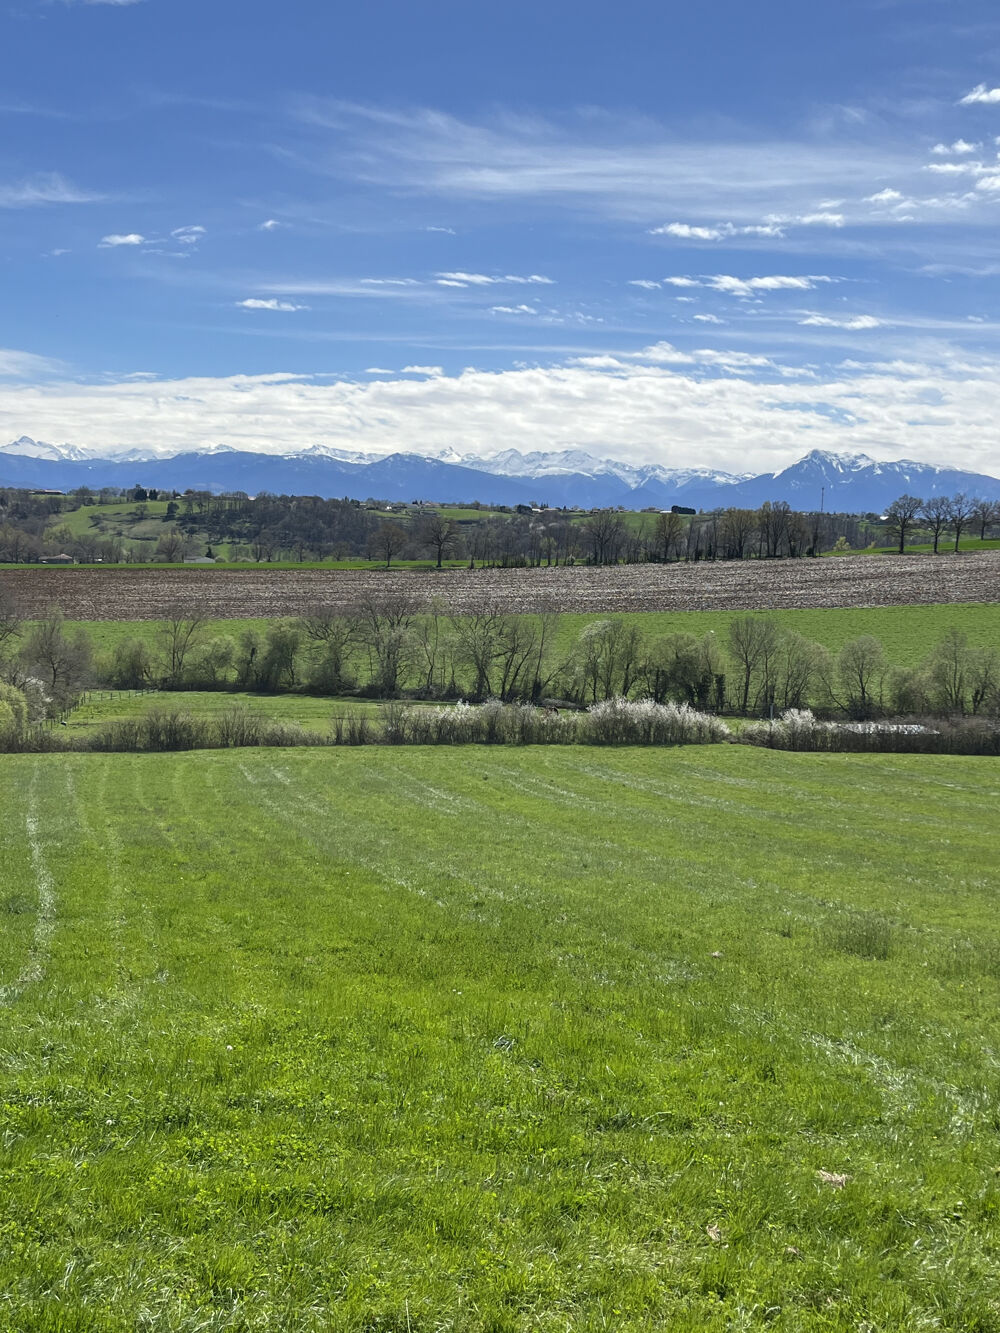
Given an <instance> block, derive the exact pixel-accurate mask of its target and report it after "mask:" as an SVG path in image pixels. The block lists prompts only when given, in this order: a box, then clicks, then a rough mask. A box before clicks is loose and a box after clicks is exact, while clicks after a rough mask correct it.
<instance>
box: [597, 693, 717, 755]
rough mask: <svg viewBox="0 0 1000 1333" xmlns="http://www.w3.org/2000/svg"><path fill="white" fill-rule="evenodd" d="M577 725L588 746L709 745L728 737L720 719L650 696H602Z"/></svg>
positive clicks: (686, 706) (684, 705)
mask: <svg viewBox="0 0 1000 1333" xmlns="http://www.w3.org/2000/svg"><path fill="white" fill-rule="evenodd" d="M579 724H580V725H579V739H580V740H581V741H582V742H584V743H585V744H589V745H712V744H715V743H718V742H720V741H725V740H728V739H729V736H730V731H729V728H728V727H727V726H726V724H725V722H723V721H722V720H721V719H720V718H717V717H713V716H712V715H711V714H709V713H699V712H698V711H697V710H696V709H694V708H691V707H690V706H689V705H688V704H673V703H670V704H658V703H654V702H653V700H652V699H638V700H633V699H621V698H618V699H605V700H604V701H603V702H601V703H598V704H594V706H593V707H592V708H590V709H589V710H588V711H587V712H586V713H584V714H582V715H581V717H580V719H579Z"/></svg>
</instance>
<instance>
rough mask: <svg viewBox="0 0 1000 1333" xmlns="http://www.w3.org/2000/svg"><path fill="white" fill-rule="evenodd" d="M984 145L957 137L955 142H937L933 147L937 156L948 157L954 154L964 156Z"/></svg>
mask: <svg viewBox="0 0 1000 1333" xmlns="http://www.w3.org/2000/svg"><path fill="white" fill-rule="evenodd" d="M981 147H982V144H978V143H967V142H966V140H965V139H956V140H955V142H954V143H936V144H935V145H934V147H933V148H932V149H931V152H932V153H933V154H934V155H935V157H948V156H949V155H950V154H954V155H955V156H956V157H962V156H964V155H965V154H967V153H975V152H978V150H979V149H980V148H981Z"/></svg>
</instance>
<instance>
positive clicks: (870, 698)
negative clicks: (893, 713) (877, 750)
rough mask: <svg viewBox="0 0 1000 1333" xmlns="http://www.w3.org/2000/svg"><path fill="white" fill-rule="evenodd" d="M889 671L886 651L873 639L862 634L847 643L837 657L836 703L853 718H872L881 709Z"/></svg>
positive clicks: (868, 635)
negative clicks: (837, 694)
mask: <svg viewBox="0 0 1000 1333" xmlns="http://www.w3.org/2000/svg"><path fill="white" fill-rule="evenodd" d="M888 670H889V663H888V662H887V661H886V656H885V650H884V649H883V647H882V645H881V643H879V641H878V639H876V638H873V637H872V635H870V634H863V635H862V636H861V637H860V638H859V639H851V640H849V641H848V642H847V643H845V644H844V646H843V648H841V650H840V653H839V655H838V657H837V674H836V681H837V685H838V686H839V690H840V696H839V698H837V702H838V703H839V704H840V706H841V708H843V710H844V711H845V712H846V713H848V714H850V716H851V717H856V718H867V717H871V716H872V714H873V713H874V712H875V711H876V710H877V709H879V708H880V707H881V705H882V687H883V684H884V682H885V678H886V675H887V673H888ZM836 697H837V696H835V698H836Z"/></svg>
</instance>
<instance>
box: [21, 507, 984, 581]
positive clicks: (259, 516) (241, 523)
mask: <svg viewBox="0 0 1000 1333" xmlns="http://www.w3.org/2000/svg"><path fill="white" fill-rule="evenodd" d="M137 494H138V492H133V493H132V496H133V499H134V504H135V508H134V510H132V511H131V514H130V517H131V519H132V520H133V521H134V522H136V523H140V522H144V520H147V519H149V520H152V519H154V518H157V519H159V520H160V522H159V525H158V526H154V528H153V535H149V528H150V524H149V523H146V524H145V531H146V533H147V539H146V540H145V541H144V542H143V543H142V545H141V546H139V545H137V544H135V543H130V542H128V541H125V540H123V539H122V536H121V534H120V532H117V531H115V530H114V529H113V527H112V525H110V524H109V522H108V520H107V519H106V518H105V517H104V515H103V514H102V513H101V512H100V511H98V510H95V511H94V513H93V514H92V515H91V518H90V528H89V530H87V531H85V532H80V531H79V525H78V524H76V525H74V528H73V529H72V530H71V529H70V527H69V526H67V525H65V524H60V523H59V522H58V521H57V520H58V516H59V515H60V513H61V512H62V508H61V507H62V506H64V505H76V507H78V508H79V507H80V506H81V503H82V502H81V500H80V497H79V495H77V496H75V497H64V498H62V499H61V498H60V497H58V496H38V495H32V494H30V493H29V492H25V491H10V490H2V489H0V562H9V563H21V562H26V561H33V560H39V559H44V558H47V557H51V556H53V555H57V554H63V553H65V554H69V555H71V556H73V557H75V558H76V559H79V560H82V561H86V562H93V561H102V562H104V563H112V562H118V561H121V560H128V559H132V558H138V559H149V558H151V557H152V558H154V559H156V560H160V561H165V562H176V561H181V560H185V559H188V558H190V557H192V556H199V557H204V556H206V555H208V556H220V555H222V554H226V555H230V556H232V557H234V558H236V559H243V560H250V561H257V562H271V561H276V560H297V561H303V560H326V559H345V558H351V557H355V558H356V557H368V558H370V559H375V560H379V561H380V562H384V563H385V564H386V565H391V564H392V563H393V562H395V561H398V560H401V559H425V558H427V557H428V556H430V557H431V558H432V559H433V560H434V561H435V563H436V564H438V565H440V564H441V563H442V562H443V561H444V560H447V559H462V560H468V562H469V563H470V564H479V565H488V566H499V567H503V568H510V567H512V566H539V565H547V566H551V565H561V564H570V563H580V562H583V563H587V564H595V565H615V564H619V563H622V562H625V563H640V562H645V561H658V562H666V561H674V560H687V561H696V560H747V559H779V558H796V557H800V556H808V555H819V554H821V553H822V552H824V551H829V550H851V549H857V548H863V547H866V546H868V545H870V544H872V542H873V541H874V540H875V539H881V538H883V536H885V537H888V539H890V540H891V541H892V542H893V543H895V544H898V549H899V550H901V551H902V550H903V549H905V546H906V544H907V543H908V542H910V541H912V540H913V538H914V537H915V536H916V535H918V534H923V533H926V535H927V537H928V539H929V540H930V541H931V542H932V543H933V546H934V550H935V551H937V550H938V548H939V544H940V542H941V540H942V538H943V536H944V534H946V533H947V534H949V535H951V536H953V537H954V543H955V549H956V550H957V549H958V547H959V543H960V541H961V538H962V537H963V535H968V534H976V535H978V536H979V537H980V538H982V539H985V538H986V537H988V536H989V535H990V534H991V533H992V532H994V531H995V530H996V529H997V528H998V527H1000V503H996V502H993V501H988V500H980V499H975V498H971V497H967V496H964V495H957V496H951V497H947V498H946V497H935V498H933V499H931V500H928V501H923V500H921V499H919V498H918V497H914V496H901V497H900V498H899V499H898V500H896V501H894V503H893V504H892V505H891V506H890V507H889V510H888V511H887V514H886V516H885V519H884V522H883V521H882V520H880V519H879V516H877V515H870V516H863V515H856V514H821V513H802V512H799V511H797V510H794V509H792V508H791V507H790V506H789V505H788V504H786V503H785V502H783V501H778V502H775V503H769V502H768V503H765V504H762V505H761V506H760V507H759V508H756V509H748V508H740V507H736V506H731V507H729V508H726V509H718V510H715V511H712V512H709V513H701V514H695V515H683V514H679V513H673V512H662V513H645V514H641V515H639V516H634V515H627V514H625V513H623V512H621V511H620V510H616V509H601V510H597V511H595V512H593V513H590V514H588V515H581V514H579V513H576V512H573V511H568V510H543V511H538V512H530V513H524V512H520V513H499V512H494V511H489V510H483V511H482V512H481V514H479V515H477V516H476V517H475V518H474V519H470V518H462V519H460V520H456V519H455V518H453V517H452V516H451V515H450V514H449V511H448V510H447V509H440V510H437V509H434V508H433V507H429V506H421V507H413V508H411V509H410V510H408V511H406V512H403V513H391V514H388V513H387V512H386V508H387V507H386V506H385V505H375V504H374V503H372V504H361V503H359V502H358V501H355V500H346V499H345V500H322V499H318V498H317V497H315V496H276V495H268V494H262V495H258V496H254V497H250V496H246V495H239V494H237V495H211V494H209V493H208V492H205V491H203V492H198V491H189V492H187V493H185V494H184V495H179V496H173V495H169V496H161V497H160V498H161V499H166V501H167V506H166V511H165V513H161V512H159V511H158V512H157V514H156V515H153V514H151V513H150V511H149V508H148V502H147V500H146V499H145V498H144V499H135V498H134V497H135V496H136V495H137ZM143 494H144V495H145V494H147V493H145V492H144V493H143ZM522 508H523V507H522Z"/></svg>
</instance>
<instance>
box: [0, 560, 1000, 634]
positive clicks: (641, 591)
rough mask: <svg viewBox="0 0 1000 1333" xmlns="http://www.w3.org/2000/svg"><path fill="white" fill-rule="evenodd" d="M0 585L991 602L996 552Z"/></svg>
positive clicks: (251, 593)
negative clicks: (596, 567) (686, 563)
mask: <svg viewBox="0 0 1000 1333" xmlns="http://www.w3.org/2000/svg"><path fill="white" fill-rule="evenodd" d="M0 589H3V590H5V591H6V592H8V593H9V594H11V595H12V596H13V597H14V598H15V599H16V601H17V602H18V604H19V605H20V606H21V607H22V608H23V610H24V613H25V614H26V615H28V616H39V615H41V614H43V613H44V612H45V611H46V609H47V608H49V607H50V606H58V607H60V608H61V610H62V611H63V613H64V614H65V615H66V616H67V617H68V618H69V619H71V620H159V619H162V618H164V616H166V615H167V614H168V613H176V612H182V613H183V614H186V615H190V614H193V613H197V614H199V615H203V616H208V617H211V618H213V619H215V618H219V619H248V618H255V617H260V618H269V617H275V616H288V615H297V614H301V613H302V612H303V611H306V610H307V609H309V608H312V607H315V606H317V605H323V606H327V607H330V608H333V609H337V610H343V611H349V610H351V609H352V608H354V607H356V606H357V605H358V604H359V603H360V602H361V601H362V600H363V599H364V598H365V597H367V596H370V595H372V594H386V593H388V594H400V593H406V594H409V595H411V596H414V597H418V598H421V599H424V598H429V597H432V596H433V597H435V598H437V599H439V600H440V601H441V603H442V604H443V605H444V606H445V607H446V609H448V610H449V611H453V612H462V611H466V610H469V609H471V608H472V607H474V606H475V605H476V604H477V603H480V602H482V601H483V600H489V601H491V602H494V603H496V604H499V605H501V606H503V607H506V608H508V609H510V610H520V611H543V610H558V611H581V612H594V613H602V614H604V613H607V612H612V611H712V610H719V611H723V610H760V611H764V610H776V609H780V608H782V607H844V606H858V607H862V606H902V605H915V604H925V605H926V604H931V603H947V602H993V601H997V600H998V599H1000V551H983V552H976V553H970V554H962V555H953V554H950V555H942V556H937V557H935V556H931V555H906V556H894V557H893V556H852V557H844V558H840V559H824V560H782V561H746V562H742V563H736V562H726V563H718V564H689V565H685V564H676V565H621V566H617V567H612V568H605V569H594V568H588V567H584V566H575V567H572V568H560V569H506V570H503V569H484V570H479V569H477V570H466V569H458V570H444V571H441V572H432V573H427V572H410V571H399V572H396V571H392V572H384V571H379V570H324V569H303V570H287V569H283V570H268V569H267V567H266V566H264V567H260V566H253V567H251V568H248V569H240V570H219V569H201V568H197V569H163V570H149V569H138V570H130V569H106V570H102V569H92V568H73V569H16V568H9V569H5V570H2V571H0Z"/></svg>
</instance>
